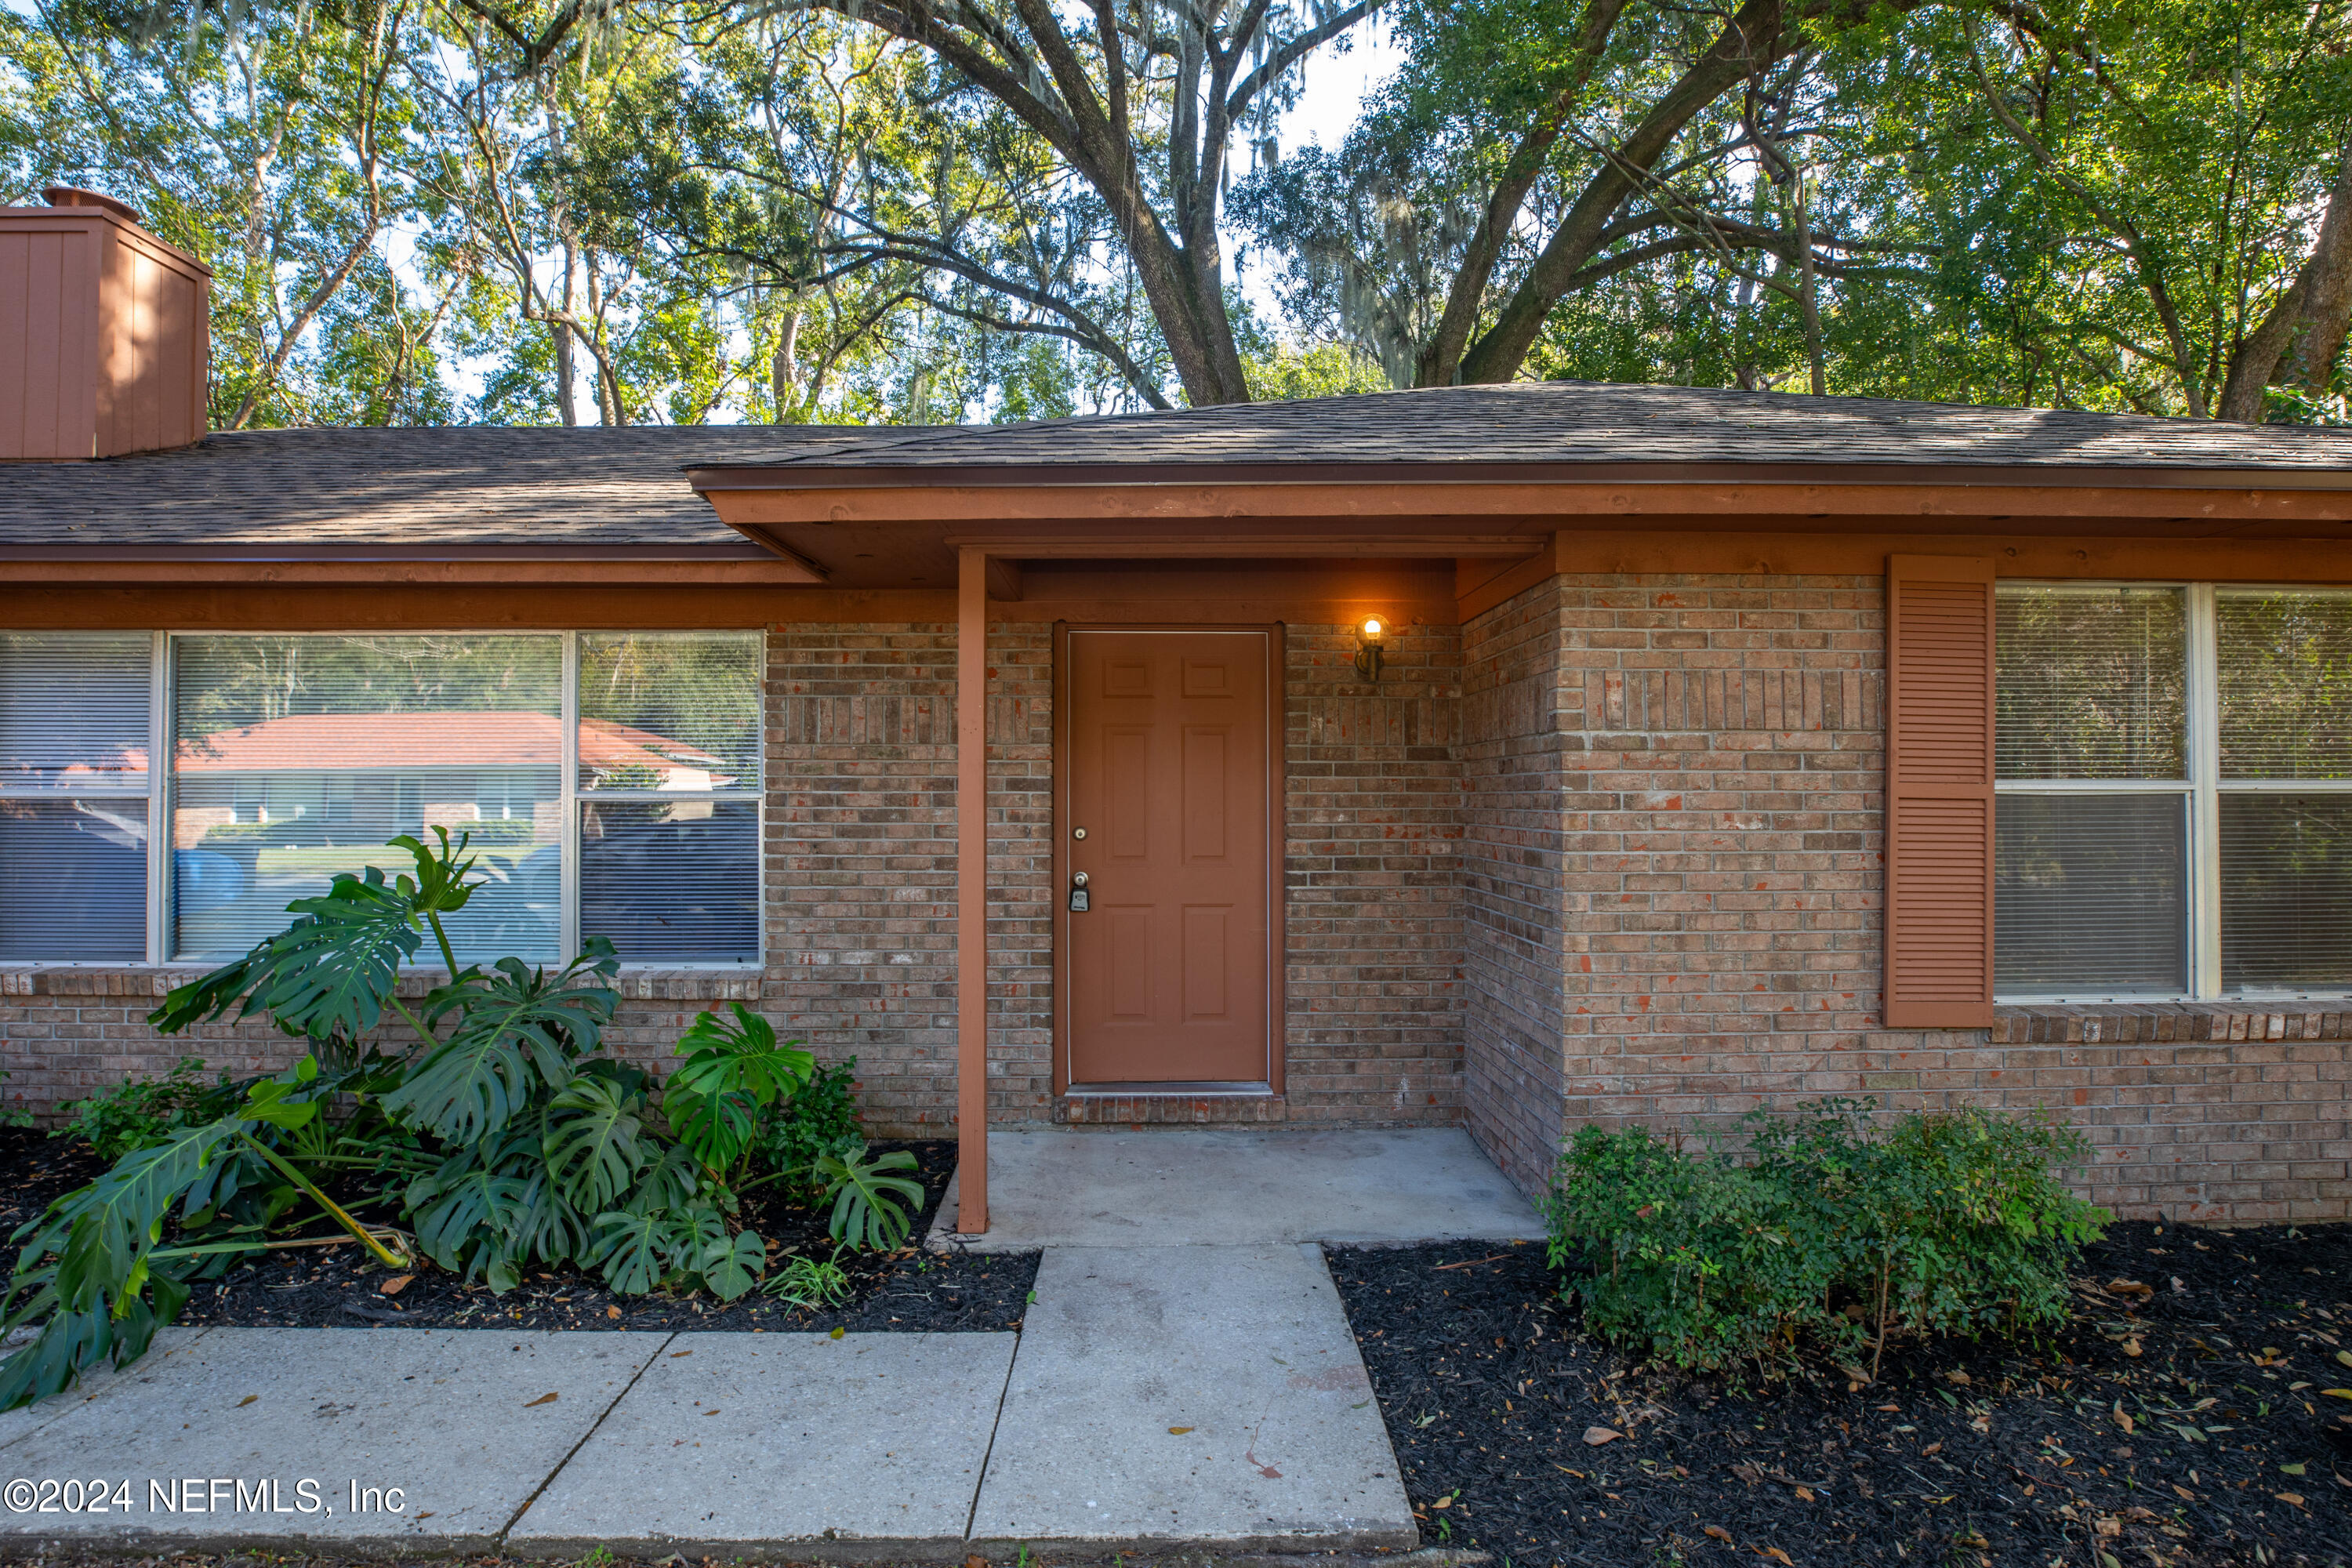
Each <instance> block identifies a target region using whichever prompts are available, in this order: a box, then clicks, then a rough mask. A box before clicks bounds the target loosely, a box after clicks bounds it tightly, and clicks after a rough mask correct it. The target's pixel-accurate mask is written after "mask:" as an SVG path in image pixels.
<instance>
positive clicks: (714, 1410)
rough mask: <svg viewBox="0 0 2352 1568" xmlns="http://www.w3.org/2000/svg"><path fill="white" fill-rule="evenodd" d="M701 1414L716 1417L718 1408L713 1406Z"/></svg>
mask: <svg viewBox="0 0 2352 1568" xmlns="http://www.w3.org/2000/svg"><path fill="white" fill-rule="evenodd" d="M703 1414H704V1415H718V1414H719V1406H717V1405H712V1406H711V1407H710V1408H709V1409H708V1410H706V1411H704V1412H703Z"/></svg>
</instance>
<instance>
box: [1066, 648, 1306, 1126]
mask: <svg viewBox="0 0 2352 1568" xmlns="http://www.w3.org/2000/svg"><path fill="white" fill-rule="evenodd" d="M1270 640H1271V639H1270V637H1269V636H1268V635H1267V634H1266V633H1264V632H1161V631H1152V632H1093V631H1084V632H1081V631H1074V632H1072V633H1071V634H1070V637H1069V665H1068V671H1069V675H1068V685H1067V688H1066V693H1067V703H1068V714H1069V727H1068V730H1067V731H1066V735H1067V745H1068V751H1067V752H1066V757H1065V759H1064V766H1065V767H1066V770H1067V773H1066V776H1067V779H1068V793H1067V795H1066V802H1067V807H1068V815H1067V816H1066V817H1065V818H1064V819H1063V821H1062V822H1061V823H1060V825H1059V830H1060V831H1061V832H1062V833H1063V834H1064V836H1065V838H1064V850H1065V854H1064V857H1063V860H1064V881H1063V887H1062V889H1061V896H1062V899H1063V901H1064V903H1065V906H1067V905H1068V903H1069V902H1070V891H1071V888H1072V886H1073V885H1074V884H1075V883H1076V875H1077V873H1080V872H1083V873H1085V875H1086V884H1085V892H1086V899H1085V902H1086V909H1085V910H1084V911H1083V912H1080V911H1077V910H1072V911H1071V912H1069V913H1068V914H1067V915H1066V917H1065V924H1064V927H1063V929H1064V931H1066V942H1067V944H1068V948H1067V956H1068V967H1067V970H1066V973H1067V974H1068V976H1069V987H1070V994H1069V1010H1068V1013H1067V1017H1068V1020H1069V1081H1070V1082H1071V1083H1072V1084H1074V1085H1079V1086H1085V1085H1093V1084H1115V1083H1117V1084H1140V1083H1207V1082H1223V1083H1234V1082H1242V1083H1264V1082H1265V1081H1266V1076H1267V1068H1268V1064H1269V1059H1270V1058H1269V1042H1270V1040H1271V1039H1272V1037H1273V1032H1272V1020H1271V1019H1270V1018H1269V1017H1268V1016H1267V1015H1268V1001H1269V993H1268V975H1269V973H1270V963H1269V955H1268V952H1267V946H1268V942H1267V938H1268V922H1267V910H1268V905H1269V894H1268V882H1269V879H1270V878H1269V871H1270V867H1269V863H1268V860H1267V855H1268V853H1269V850H1270V847H1271V842H1272V822H1271V816H1272V802H1271V799H1270V793H1271V792H1270V790H1269V787H1268V781H1269V774H1268V772H1267V767H1268V756H1267V746H1268V741H1267V733H1266V728H1267V726H1266V721H1267V701H1268V696H1267V689H1266V684H1267V683H1266V676H1267V664H1268V648H1269V643H1270Z"/></svg>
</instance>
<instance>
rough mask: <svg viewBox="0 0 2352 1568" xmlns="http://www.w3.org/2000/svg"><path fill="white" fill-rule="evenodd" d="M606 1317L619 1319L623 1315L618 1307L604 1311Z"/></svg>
mask: <svg viewBox="0 0 2352 1568" xmlns="http://www.w3.org/2000/svg"><path fill="white" fill-rule="evenodd" d="M604 1315H605V1316H606V1317H608V1318H617V1317H619V1316H620V1315H621V1309H620V1308H618V1307H607V1308H605V1309H604Z"/></svg>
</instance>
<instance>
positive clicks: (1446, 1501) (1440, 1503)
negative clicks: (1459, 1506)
mask: <svg viewBox="0 0 2352 1568" xmlns="http://www.w3.org/2000/svg"><path fill="white" fill-rule="evenodd" d="M1429 1506H1430V1507H1432V1508H1452V1507H1453V1506H1454V1500H1453V1499H1452V1498H1450V1497H1442V1498H1439V1499H1438V1500H1436V1501H1435V1502H1433V1503H1431V1504H1430V1505H1429Z"/></svg>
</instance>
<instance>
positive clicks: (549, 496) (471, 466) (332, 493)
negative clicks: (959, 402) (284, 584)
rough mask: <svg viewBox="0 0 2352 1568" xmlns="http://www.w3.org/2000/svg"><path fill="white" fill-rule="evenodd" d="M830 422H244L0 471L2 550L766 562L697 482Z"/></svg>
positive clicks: (819, 431) (822, 435)
mask: <svg viewBox="0 0 2352 1568" xmlns="http://www.w3.org/2000/svg"><path fill="white" fill-rule="evenodd" d="M842 434H843V432H840V431H837V430H828V429H825V428H823V427H821V426H641V427H637V428H633V429H623V430H607V429H603V428H601V427H593V426H583V427H580V428H562V427H555V428H533V429H510V428H504V427H496V426H449V427H446V428H442V429H397V430H385V429H302V430H250V431H237V432H232V433H224V434H217V435H213V436H208V437H205V439H204V440H203V441H202V442H200V443H198V444H197V445H195V446H194V447H183V448H181V449H180V450H177V451H171V452H150V453H142V454H140V455H138V456H135V457H128V458H105V459H102V460H100V461H98V462H83V463H10V464H0V545H17V546H22V545H47V546H79V545H84V544H88V545H105V546H121V545H206V546H221V545H239V544H250V545H256V546H263V547H267V546H270V545H276V544H282V543H285V542H289V541H299V542H302V543H305V544H310V545H326V546H334V545H343V546H354V545H382V544H411V545H419V546H453V545H454V546H461V547H478V546H493V545H528V546H534V547H539V548H550V547H562V546H567V545H572V546H577V545H591V546H612V545H675V546H677V547H679V548H681V549H683V550H686V551H688V552H707V551H709V550H712V549H724V550H727V551H729V552H731V553H740V554H749V555H762V556H763V555H765V554H766V553H767V552H765V551H762V550H761V549H760V548H759V547H758V546H757V545H754V544H751V542H749V541H747V540H745V539H744V538H743V536H742V535H741V534H739V533H737V532H736V531H734V530H733V529H731V528H729V527H728V526H727V525H726V524H725V523H723V522H721V521H719V519H718V517H717V516H716V515H714V514H713V513H712V511H711V510H710V505H709V502H708V501H705V500H703V499H702V498H701V497H700V496H698V495H696V494H695V493H694V491H692V490H691V489H688V488H687V484H686V479H685V476H684V474H683V472H682V470H683V469H684V468H686V467H687V466H688V465H689V464H695V463H742V462H760V461H767V460H772V459H773V458H777V457H779V456H782V455H787V454H790V453H792V452H793V451H794V450H797V449H798V448H800V447H803V446H805V445H807V444H809V443H810V442H812V441H823V442H825V443H827V444H836V443H837V442H838V440H839V438H840V437H841V436H842Z"/></svg>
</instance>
